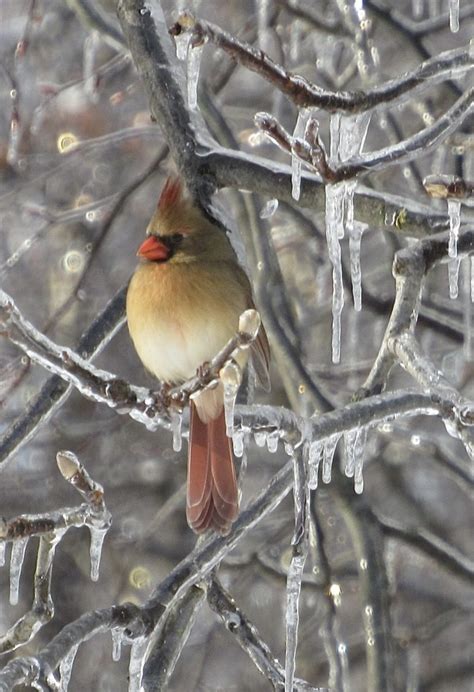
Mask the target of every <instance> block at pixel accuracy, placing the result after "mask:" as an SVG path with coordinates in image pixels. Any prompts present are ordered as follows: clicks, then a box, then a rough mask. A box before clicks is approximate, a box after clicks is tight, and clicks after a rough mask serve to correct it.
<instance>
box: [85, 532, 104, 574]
mask: <svg viewBox="0 0 474 692" xmlns="http://www.w3.org/2000/svg"><path fill="white" fill-rule="evenodd" d="M89 531H90V534H91V543H90V549H89V553H90V559H91V579H92V581H97V580H98V579H99V567H100V558H101V555H102V546H103V545H104V538H105V534H106V533H107V531H108V528H107V529H98V528H96V527H95V526H89Z"/></svg>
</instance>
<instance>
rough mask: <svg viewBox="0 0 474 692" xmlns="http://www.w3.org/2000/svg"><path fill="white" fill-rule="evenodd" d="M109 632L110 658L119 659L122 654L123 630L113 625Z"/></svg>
mask: <svg viewBox="0 0 474 692" xmlns="http://www.w3.org/2000/svg"><path fill="white" fill-rule="evenodd" d="M110 634H111V635H112V660H113V661H120V656H121V655H122V642H123V639H124V635H123V630H122V629H120V628H118V627H114V628H113V629H112V630H110Z"/></svg>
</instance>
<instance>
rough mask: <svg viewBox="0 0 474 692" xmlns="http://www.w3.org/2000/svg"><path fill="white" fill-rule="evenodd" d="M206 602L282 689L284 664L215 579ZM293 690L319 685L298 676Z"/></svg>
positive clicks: (252, 657) (309, 688)
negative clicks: (282, 664) (311, 683)
mask: <svg viewBox="0 0 474 692" xmlns="http://www.w3.org/2000/svg"><path fill="white" fill-rule="evenodd" d="M207 602H208V604H209V607H210V608H211V610H213V611H214V612H215V613H216V614H217V615H218V616H219V617H220V618H221V620H222V622H223V623H224V625H225V627H226V629H227V630H228V631H229V632H230V633H231V634H232V635H233V636H234V637H235V638H236V640H237V642H238V643H239V646H240V647H241V648H242V649H243V650H244V651H245V652H246V653H247V654H248V656H249V657H250V659H251V660H252V661H253V662H254V664H255V665H256V666H257V668H258V670H259V671H260V672H261V673H262V674H263V675H264V676H265V677H266V678H267V680H268V681H269V682H270V684H271V685H272V686H273V688H274V689H277V690H279V689H283V687H284V685H285V675H284V670H283V667H282V666H281V664H280V663H279V661H278V660H277V659H276V658H275V656H274V655H273V653H272V652H271V650H270V648H269V647H268V645H267V644H266V642H265V641H264V640H263V639H262V637H261V635H260V633H259V631H258V630H257V628H256V627H255V625H253V624H252V622H251V621H250V620H249V619H248V617H247V616H246V615H245V614H244V613H243V612H242V610H241V609H240V608H239V606H238V605H237V604H236V602H235V600H234V599H233V598H232V596H231V595H230V594H229V593H228V592H227V591H226V590H225V589H224V587H223V586H222V584H221V583H220V581H219V580H218V579H217V578H212V579H211V582H210V584H209V586H208V589H207ZM293 689H295V690H298V691H301V692H303V691H304V692H311V691H313V692H315V690H316V689H318V690H322V688H314V687H312V686H311V685H309V684H308V683H307V682H305V681H303V680H300V679H298V678H295V680H294V687H293Z"/></svg>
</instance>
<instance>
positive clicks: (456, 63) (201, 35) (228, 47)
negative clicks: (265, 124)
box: [170, 12, 474, 113]
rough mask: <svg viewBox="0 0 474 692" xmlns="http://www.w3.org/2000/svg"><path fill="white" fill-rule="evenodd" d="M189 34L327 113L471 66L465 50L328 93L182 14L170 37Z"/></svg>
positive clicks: (392, 98) (389, 98)
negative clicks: (377, 81)
mask: <svg viewBox="0 0 474 692" xmlns="http://www.w3.org/2000/svg"><path fill="white" fill-rule="evenodd" d="M186 31H188V32H191V33H192V35H193V36H194V37H196V39H197V40H201V41H210V42H211V43H213V44H214V45H216V46H217V47H218V48H221V49H222V50H224V51H225V52H226V53H227V55H229V57H231V58H232V59H233V60H236V61H237V62H239V63H240V64H242V65H244V66H245V67H247V68H248V69H249V70H252V71H253V72H256V73H257V74H259V75H261V76H262V77H263V78H264V79H266V80H267V81H268V82H270V83H271V84H272V85H273V86H275V87H276V88H277V89H279V90H280V91H281V92H282V93H284V94H285V95H286V96H288V98H290V99H291V100H292V101H293V102H294V103H295V104H296V105H297V106H299V107H301V108H321V109H323V110H327V111H329V112H331V113H334V112H336V111H343V112H345V113H361V112H362V111H366V110H370V109H372V108H375V107H377V106H379V105H387V104H388V103H392V102H395V103H396V102H397V101H400V100H401V99H402V98H404V97H405V96H406V95H407V94H412V93H413V92H414V91H415V90H416V91H419V90H420V89H421V88H426V87H427V86H430V85H432V84H436V83H438V82H440V81H443V80H446V79H450V78H451V77H452V75H453V73H458V74H462V73H463V72H466V71H467V70H469V69H471V68H472V67H473V65H474V58H473V57H472V55H471V54H470V51H469V47H468V46H466V47H465V48H458V49H455V50H452V51H447V52H445V53H442V54H440V55H438V56H436V57H435V58H431V59H430V60H427V61H426V62H424V63H422V64H421V65H419V67H417V68H416V69H415V70H413V71H412V72H408V73H406V74H405V75H403V76H402V77H400V78H398V79H393V80H391V81H389V82H386V83H385V84H382V85H380V86H378V87H375V88H374V89H372V90H370V91H367V92H364V91H355V92H342V91H341V92H331V91H326V90H325V89H322V88H320V87H318V86H316V85H315V84H312V83H311V82H309V81H308V80H306V79H305V78H304V77H301V76H300V75H293V74H291V73H290V72H287V71H286V70H285V69H284V68H283V67H281V66H280V65H278V64H277V63H275V62H273V60H272V59H271V58H269V57H268V55H266V53H264V52H263V51H261V50H258V49H256V48H253V46H250V45H248V44H245V43H243V42H241V41H239V40H238V39H237V38H235V37H234V36H232V35H231V34H229V33H227V32H226V31H224V30H223V29H221V28H220V27H218V26H217V25H215V24H211V23H210V22H206V21H204V20H200V19H196V18H195V17H194V16H193V15H192V14H190V13H189V12H184V13H182V14H181V15H180V17H179V18H178V21H177V22H176V23H175V24H174V25H173V26H172V27H171V29H170V33H171V34H172V35H173V36H179V35H180V34H181V33H183V32H186Z"/></svg>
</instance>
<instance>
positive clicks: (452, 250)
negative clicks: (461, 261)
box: [448, 198, 461, 257]
mask: <svg viewBox="0 0 474 692" xmlns="http://www.w3.org/2000/svg"><path fill="white" fill-rule="evenodd" d="M448 216H449V245H448V255H449V256H450V257H457V254H458V238H459V228H460V226H461V202H460V200H459V199H452V198H450V199H448Z"/></svg>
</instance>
